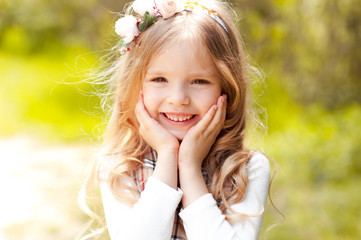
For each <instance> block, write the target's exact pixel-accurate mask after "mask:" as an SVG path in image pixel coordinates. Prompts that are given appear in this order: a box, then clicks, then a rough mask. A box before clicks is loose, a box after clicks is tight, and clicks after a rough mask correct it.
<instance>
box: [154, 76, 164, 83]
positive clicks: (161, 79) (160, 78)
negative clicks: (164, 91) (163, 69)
mask: <svg viewBox="0 0 361 240" xmlns="http://www.w3.org/2000/svg"><path fill="white" fill-rule="evenodd" d="M166 81H167V80H166V79H165V78H162V77H157V78H154V79H152V82H166Z"/></svg>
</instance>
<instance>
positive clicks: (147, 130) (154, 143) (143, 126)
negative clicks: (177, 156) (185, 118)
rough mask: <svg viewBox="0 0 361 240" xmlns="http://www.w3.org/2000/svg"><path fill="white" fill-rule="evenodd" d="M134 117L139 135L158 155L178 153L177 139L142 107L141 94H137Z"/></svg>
mask: <svg viewBox="0 0 361 240" xmlns="http://www.w3.org/2000/svg"><path fill="white" fill-rule="evenodd" d="M135 115H136V117H137V119H138V122H139V133H140V135H141V136H142V137H143V139H144V140H145V141H146V142H147V143H148V144H149V145H150V146H151V147H152V148H153V149H154V150H155V151H156V152H157V153H158V155H159V154H160V153H161V152H163V151H165V152H166V151H172V152H178V150H179V142H178V140H177V138H176V137H174V136H173V135H172V134H171V133H170V132H169V131H168V130H166V129H165V128H164V127H162V126H161V125H160V124H159V123H158V121H156V120H155V119H154V118H152V117H151V116H150V115H149V113H148V112H147V110H146V109H145V106H144V102H143V94H142V93H140V94H139V100H138V103H137V105H136V107H135Z"/></svg>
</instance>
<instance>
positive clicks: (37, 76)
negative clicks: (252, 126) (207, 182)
mask: <svg viewBox="0 0 361 240" xmlns="http://www.w3.org/2000/svg"><path fill="white" fill-rule="evenodd" d="M230 2H232V3H234V5H233V7H234V9H235V11H236V12H237V14H238V16H239V21H238V27H239V29H240V31H241V34H242V36H243V38H244V42H245V47H246V49H247V52H248V54H249V55H250V59H252V63H253V64H254V65H256V66H258V67H260V68H261V69H263V71H264V77H265V79H264V81H258V82H257V83H255V84H254V96H255V97H256V98H257V101H258V104H259V105H257V106H261V107H257V110H258V111H259V112H260V115H261V117H262V119H263V121H264V122H265V123H266V124H267V126H268V132H267V134H266V135H264V134H262V133H259V134H258V135H256V136H250V138H249V140H250V142H252V146H254V147H256V148H261V150H263V151H264V152H266V153H267V154H269V155H270V156H272V157H273V158H274V159H275V160H276V162H277V163H278V165H279V168H278V171H277V173H276V177H275V179H274V181H273V183H272V188H271V195H272V199H273V202H274V204H275V206H276V207H277V208H278V209H279V210H280V211H281V212H282V213H283V214H284V215H285V219H284V220H283V221H281V219H282V217H281V215H280V214H278V213H277V211H276V210H275V209H274V208H273V207H272V206H271V205H270V204H269V205H267V209H266V214H265V221H264V224H263V230H262V233H261V235H262V236H261V238H260V239H262V238H263V237H265V239H295V240H297V239H300V240H301V239H302V240H303V239H359V238H360V236H361V193H360V187H359V185H360V182H361V161H360V156H361V124H360V123H361V104H360V103H361V79H360V76H361V49H360V42H361V4H360V2H359V1H357V0H342V1H337V0H302V1H301V0H296V1H290V0H283V1H280V0H274V1H268V0H257V1H252V0H238V1H230ZM126 3H127V2H126V1H122V0H99V1H95V0H82V1H73V0H63V1H55V0H1V1H0V84H1V85H0V153H1V155H0V156H1V157H0V160H1V168H0V188H1V198H0V239H4V240H12V239H16V240H18V239H26V240H30V239H31V240H32V239H34V240H35V239H36V240H42V239H44V240H49V239H59V240H60V239H61V240H64V239H74V238H75V237H76V236H77V234H78V233H79V232H80V231H81V229H82V226H83V225H84V224H85V223H86V222H87V216H86V215H85V214H84V213H83V212H82V211H81V210H80V208H79V206H78V205H77V194H78V192H79V189H80V187H81V183H82V181H83V180H84V178H85V176H86V174H87V171H88V170H89V165H90V164H91V162H92V161H93V158H94V157H93V155H94V153H95V152H96V145H97V143H99V142H100V139H101V134H102V131H103V129H104V119H105V118H106V117H105V114H104V113H103V112H102V111H101V108H100V100H99V98H98V97H96V96H94V95H92V93H93V92H94V91H95V90H98V89H97V88H100V87H101V86H94V85H92V84H91V83H89V81H84V80H90V79H91V77H92V76H94V75H91V72H92V69H95V68H99V67H101V63H102V61H103V59H102V58H101V57H102V56H104V55H106V54H107V53H108V51H104V49H110V48H111V47H112V43H115V42H116V36H115V34H114V33H113V30H114V29H113V23H114V21H115V20H116V19H117V17H118V15H117V12H119V11H122V9H123V8H124V6H125V4H126ZM262 108H265V109H266V112H263V111H261V109H262ZM274 224H276V226H275V227H273V228H271V229H268V228H270V227H271V226H273V225H274ZM102 239H107V237H105V236H104V238H102Z"/></svg>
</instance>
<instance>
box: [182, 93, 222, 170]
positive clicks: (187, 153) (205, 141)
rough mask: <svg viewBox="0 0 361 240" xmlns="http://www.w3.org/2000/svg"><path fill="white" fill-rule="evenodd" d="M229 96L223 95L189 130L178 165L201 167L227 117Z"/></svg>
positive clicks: (198, 168) (183, 142)
mask: <svg viewBox="0 0 361 240" xmlns="http://www.w3.org/2000/svg"><path fill="white" fill-rule="evenodd" d="M226 108H227V96H226V95H222V96H220V97H219V98H218V100H217V105H213V106H212V107H211V108H210V109H209V110H208V112H207V113H206V115H205V116H204V117H203V119H201V120H200V121H199V122H198V123H197V125H195V126H193V127H192V128H191V129H189V130H188V132H187V134H186V136H185V137H184V139H183V141H182V143H181V145H180V148H179V159H178V165H179V168H180V169H181V168H182V167H192V168H196V169H197V170H200V169H201V166H202V162H203V160H204V158H205V157H206V156H207V154H208V152H209V150H210V149H211V147H212V145H213V143H214V142H215V140H216V138H217V136H218V134H219V132H220V131H221V129H222V127H223V125H224V121H225V119H226Z"/></svg>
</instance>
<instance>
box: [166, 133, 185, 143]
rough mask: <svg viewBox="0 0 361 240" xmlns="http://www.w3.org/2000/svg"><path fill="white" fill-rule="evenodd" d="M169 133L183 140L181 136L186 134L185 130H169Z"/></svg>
mask: <svg viewBox="0 0 361 240" xmlns="http://www.w3.org/2000/svg"><path fill="white" fill-rule="evenodd" d="M170 133H171V134H172V135H173V136H175V137H176V138H177V139H178V140H181V141H182V140H183V138H184V137H185V135H186V132H180V131H170Z"/></svg>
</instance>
